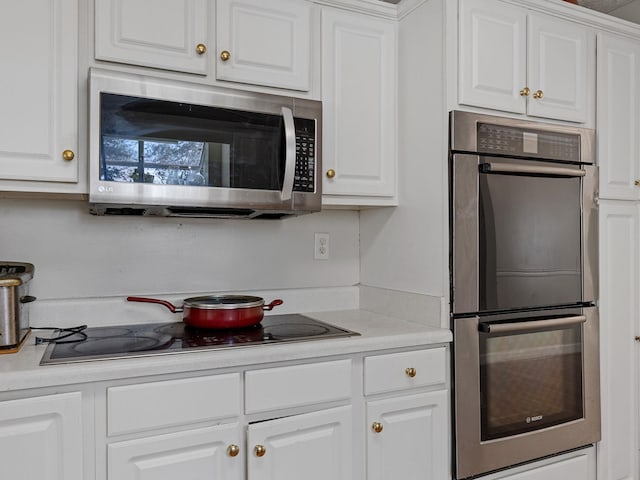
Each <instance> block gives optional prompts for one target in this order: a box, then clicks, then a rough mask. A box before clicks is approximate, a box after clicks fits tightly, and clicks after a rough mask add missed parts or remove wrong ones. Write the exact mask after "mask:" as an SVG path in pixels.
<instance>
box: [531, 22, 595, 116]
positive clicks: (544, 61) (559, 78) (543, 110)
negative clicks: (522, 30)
mask: <svg viewBox="0 0 640 480" xmlns="http://www.w3.org/2000/svg"><path fill="white" fill-rule="evenodd" d="M528 32H529V52H528V53H529V56H528V77H529V81H528V84H527V86H528V87H529V89H530V90H531V93H530V97H529V106H528V113H529V115H532V116H536V117H546V118H554V119H558V120H568V121H573V122H583V123H584V122H585V121H586V120H587V106H588V104H587V99H588V92H587V87H588V85H593V83H594V81H595V78H591V68H590V62H593V59H595V47H594V45H593V43H594V42H593V33H592V32H589V31H588V30H587V28H586V27H584V26H582V25H578V24H574V23H571V22H567V21H566V20H561V19H557V18H553V17H550V16H548V15H541V14H537V13H530V14H529V26H528Z"/></svg>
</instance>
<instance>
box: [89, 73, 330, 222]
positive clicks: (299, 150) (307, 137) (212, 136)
mask: <svg viewBox="0 0 640 480" xmlns="http://www.w3.org/2000/svg"><path fill="white" fill-rule="evenodd" d="M89 90H90V91H89V95H90V97H89V110H90V125H89V129H90V132H89V150H90V165H89V175H90V178H89V206H90V211H91V213H93V214H96V215H107V214H120V215H159V216H183V217H184V216H189V217H237V218H282V217H285V216H291V215H300V214H304V213H311V212H317V211H319V210H320V208H321V198H322V188H321V179H320V177H319V172H320V171H321V151H322V135H321V127H322V103H321V102H318V101H313V100H306V99H298V98H291V97H285V96H277V95H269V94H263V93H252V92H246V91H240V90H233V89H226V88H219V87H213V86H203V85H195V84H186V83H183V82H178V81H171V80H166V79H159V78H154V77H150V76H144V75H137V74H128V73H121V72H113V71H106V70H101V69H92V70H91V72H90V85H89Z"/></svg>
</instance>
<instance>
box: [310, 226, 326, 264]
mask: <svg viewBox="0 0 640 480" xmlns="http://www.w3.org/2000/svg"><path fill="white" fill-rule="evenodd" d="M314 246H315V247H314V251H313V258H315V259H316V260H329V234H328V233H316V234H315V242H314Z"/></svg>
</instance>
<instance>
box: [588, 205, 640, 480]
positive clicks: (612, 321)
mask: <svg viewBox="0 0 640 480" xmlns="http://www.w3.org/2000/svg"><path fill="white" fill-rule="evenodd" d="M599 216H600V378H601V392H602V400H601V402H602V441H601V442H600V443H598V479H599V480H637V479H638V478H639V472H638V428H639V425H638V381H639V379H638V373H639V372H638V354H637V349H638V346H637V343H636V342H635V341H634V337H635V336H637V335H639V334H640V329H639V326H638V316H639V313H638V309H639V307H640V305H639V304H638V288H640V286H639V284H638V262H639V261H640V259H639V258H638V248H639V245H640V238H639V235H638V218H639V217H638V206H637V204H636V203H635V202H608V201H603V202H601V204H600V211H599Z"/></svg>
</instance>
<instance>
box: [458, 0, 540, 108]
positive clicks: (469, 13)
mask: <svg viewBox="0 0 640 480" xmlns="http://www.w3.org/2000/svg"><path fill="white" fill-rule="evenodd" d="M459 19H460V21H459V22H460V23H459V43H460V45H459V66H458V68H459V72H458V78H459V82H458V97H459V98H458V101H459V103H461V104H464V105H472V106H475V107H484V108H492V109H496V110H503V111H505V112H513V113H525V110H526V104H527V102H526V97H524V96H522V95H521V93H520V91H521V90H522V89H524V88H525V87H526V86H527V81H526V74H527V70H526V68H527V63H526V59H527V33H526V28H527V14H526V10H524V9H522V8H518V7H514V6H512V5H508V4H505V3H502V2H498V1H495V0H461V1H460V15H459Z"/></svg>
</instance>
